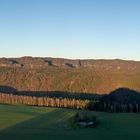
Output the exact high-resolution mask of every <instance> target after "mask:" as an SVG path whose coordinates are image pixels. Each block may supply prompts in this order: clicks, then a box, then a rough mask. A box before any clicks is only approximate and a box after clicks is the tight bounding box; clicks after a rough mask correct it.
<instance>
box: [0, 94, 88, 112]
mask: <svg viewBox="0 0 140 140" xmlns="http://www.w3.org/2000/svg"><path fill="white" fill-rule="evenodd" d="M0 103H2V104H24V105H32V106H44V107H60V108H61V107H62V108H63V107H64V108H72V109H85V108H86V107H87V106H88V104H89V101H88V100H80V99H69V98H57V97H46V96H45V97H35V96H25V95H14V94H5V93H0Z"/></svg>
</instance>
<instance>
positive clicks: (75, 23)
mask: <svg viewBox="0 0 140 140" xmlns="http://www.w3.org/2000/svg"><path fill="white" fill-rule="evenodd" d="M20 56H45V57H46V56H48V57H50V56H51V57H64V58H82V59H84V58H86V59H92V58H93V59H104V58H105V59H114V58H119V59H133V60H140V1H139V0H0V57H20Z"/></svg>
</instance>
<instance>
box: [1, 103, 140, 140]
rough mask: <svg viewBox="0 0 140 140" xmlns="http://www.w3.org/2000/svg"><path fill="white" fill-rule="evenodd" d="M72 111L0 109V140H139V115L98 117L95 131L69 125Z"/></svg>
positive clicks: (103, 114)
mask: <svg viewBox="0 0 140 140" xmlns="http://www.w3.org/2000/svg"><path fill="white" fill-rule="evenodd" d="M75 113H76V111H75V110H70V109H58V108H43V107H29V106H16V105H15V106H14V105H11V106H10V105H0V140H8V139H9V140H11V139H12V140H23V139H24V140H25V139H30V140H41V139H46V140H55V139H57V140H59V139H60V140H66V139H67V140H77V139H80V140H88V139H93V140H126V139H127V140H139V139H140V114H111V113H97V112H95V114H96V116H97V117H98V119H99V122H100V124H99V126H98V127H97V128H78V127H76V126H74V125H73V124H72V120H71V117H72V116H73V115H74V114H75Z"/></svg>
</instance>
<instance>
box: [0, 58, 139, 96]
mask: <svg viewBox="0 0 140 140" xmlns="http://www.w3.org/2000/svg"><path fill="white" fill-rule="evenodd" d="M0 86H12V87H14V88H15V89H17V90H20V91H64V92H65V91H67V92H78V93H79V92H80V93H82V92H85V93H99V94H104V93H110V92H111V91H113V90H115V89H117V88H120V87H125V88H130V89H133V90H136V91H139V92H140V62H139V61H125V60H119V59H116V60H70V59H62V58H47V57H46V58H39V57H35V58H34V57H22V58H1V59H0Z"/></svg>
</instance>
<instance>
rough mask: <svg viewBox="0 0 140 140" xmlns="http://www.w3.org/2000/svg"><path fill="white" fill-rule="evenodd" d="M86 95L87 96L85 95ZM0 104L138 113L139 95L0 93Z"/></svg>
mask: <svg viewBox="0 0 140 140" xmlns="http://www.w3.org/2000/svg"><path fill="white" fill-rule="evenodd" d="M87 95H88V94H87ZM0 103H3V104H24V105H33V106H46V107H60V108H72V109H89V110H94V111H102V112H140V93H138V92H136V91H134V90H130V89H126V88H120V89H117V90H115V91H113V92H111V93H110V94H108V95H100V96H97V95H95V96H93V95H92V96H90V95H88V96H87V99H86V95H82V94H78V95H75V94H73V95H70V93H69V94H68V96H66V94H64V93H63V94H62V95H61V93H58V94H56V93H55V92H54V93H53V92H51V93H46V94H45V93H41V94H39V93H36V94H35V93H30V94H29V93H26V92H19V93H0Z"/></svg>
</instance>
